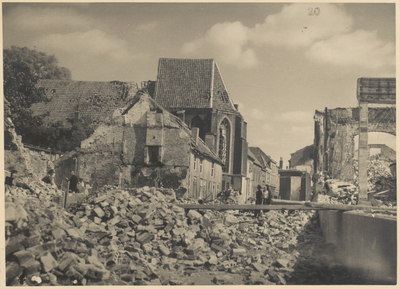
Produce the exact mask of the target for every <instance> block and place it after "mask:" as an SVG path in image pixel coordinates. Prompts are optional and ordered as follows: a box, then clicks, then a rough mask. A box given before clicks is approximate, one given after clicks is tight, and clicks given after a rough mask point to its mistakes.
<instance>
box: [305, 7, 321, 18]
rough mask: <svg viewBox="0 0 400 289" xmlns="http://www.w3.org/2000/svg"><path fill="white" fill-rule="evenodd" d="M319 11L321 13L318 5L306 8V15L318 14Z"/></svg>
mask: <svg viewBox="0 0 400 289" xmlns="http://www.w3.org/2000/svg"><path fill="white" fill-rule="evenodd" d="M319 13H321V10H320V9H319V7H315V8H308V16H314V15H315V16H318V15H319Z"/></svg>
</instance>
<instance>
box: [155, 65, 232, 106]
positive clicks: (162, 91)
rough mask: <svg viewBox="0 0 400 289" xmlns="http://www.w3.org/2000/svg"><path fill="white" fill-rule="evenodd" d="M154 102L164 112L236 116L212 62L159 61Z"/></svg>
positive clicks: (227, 93)
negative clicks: (198, 110)
mask: <svg viewBox="0 0 400 289" xmlns="http://www.w3.org/2000/svg"><path fill="white" fill-rule="evenodd" d="M154 98H155V100H156V101H157V102H158V103H159V104H160V105H162V106H163V107H165V108H167V109H174V108H214V109H221V110H227V111H232V112H237V111H236V109H235V107H234V105H233V102H232V99H231V96H230V94H229V92H228V90H227V88H226V86H225V84H224V81H223V79H222V76H221V74H220V71H219V69H218V65H217V64H216V62H215V61H214V60H213V59H177V58H160V60H159V63H158V75H157V81H156V88H155V94H154Z"/></svg>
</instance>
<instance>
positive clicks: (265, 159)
mask: <svg viewBox="0 0 400 289" xmlns="http://www.w3.org/2000/svg"><path fill="white" fill-rule="evenodd" d="M249 150H250V151H251V152H252V153H253V154H254V156H255V157H256V158H257V159H258V161H259V162H260V163H261V164H262V165H263V167H268V168H271V165H270V163H271V162H272V163H275V164H276V161H274V160H273V159H271V157H270V156H269V155H267V154H266V153H264V152H263V151H262V150H261V149H260V148H259V147H249Z"/></svg>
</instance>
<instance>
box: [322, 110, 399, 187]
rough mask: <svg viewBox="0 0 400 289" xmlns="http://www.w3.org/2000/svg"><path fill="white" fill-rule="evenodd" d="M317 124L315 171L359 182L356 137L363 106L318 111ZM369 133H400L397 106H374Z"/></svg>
mask: <svg viewBox="0 0 400 289" xmlns="http://www.w3.org/2000/svg"><path fill="white" fill-rule="evenodd" d="M314 124H315V129H314V173H315V174H319V175H328V176H329V177H330V178H333V179H340V180H343V181H349V182H354V181H356V179H355V175H356V170H357V166H355V164H356V163H355V155H354V151H355V144H354V137H355V136H356V135H358V134H359V108H358V107H356V108H335V109H327V108H326V109H325V111H323V112H321V111H317V110H316V111H315V116H314ZM368 132H385V133H389V134H393V135H396V108H395V107H370V108H369V109H368Z"/></svg>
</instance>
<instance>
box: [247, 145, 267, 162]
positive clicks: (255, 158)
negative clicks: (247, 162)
mask: <svg viewBox="0 0 400 289" xmlns="http://www.w3.org/2000/svg"><path fill="white" fill-rule="evenodd" d="M247 157H248V158H250V159H252V160H253V163H255V164H256V165H258V166H259V167H264V166H263V165H262V164H261V163H260V161H259V160H258V159H257V157H256V156H255V155H254V154H253V153H252V151H251V150H250V148H248V149H247Z"/></svg>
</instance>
